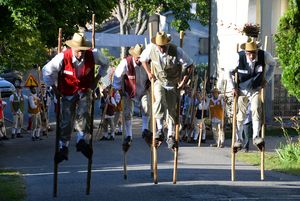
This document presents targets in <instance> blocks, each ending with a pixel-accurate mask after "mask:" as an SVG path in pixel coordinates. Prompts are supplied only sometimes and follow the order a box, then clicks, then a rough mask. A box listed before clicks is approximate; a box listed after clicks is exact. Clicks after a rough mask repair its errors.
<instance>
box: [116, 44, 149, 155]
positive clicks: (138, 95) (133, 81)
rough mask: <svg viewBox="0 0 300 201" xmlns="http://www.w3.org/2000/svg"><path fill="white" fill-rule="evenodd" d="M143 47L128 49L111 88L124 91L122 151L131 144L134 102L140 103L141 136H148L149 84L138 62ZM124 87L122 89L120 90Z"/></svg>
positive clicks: (136, 46) (117, 69) (138, 45)
mask: <svg viewBox="0 0 300 201" xmlns="http://www.w3.org/2000/svg"><path fill="white" fill-rule="evenodd" d="M143 49H144V47H143V46H142V45H140V44H137V45H135V46H134V47H131V48H130V49H129V56H127V57H125V58H124V59H122V60H121V62H120V64H119V65H118V67H117V68H116V70H115V73H114V78H113V88H114V89H115V90H121V91H122V90H124V91H123V95H124V96H123V97H122V98H124V108H123V113H124V114H123V115H124V117H125V122H124V123H125V124H124V125H125V133H126V136H125V138H124V141H123V144H122V146H123V150H124V151H127V150H128V149H129V147H130V145H131V142H132V135H133V133H132V115H133V106H134V102H140V103H141V106H142V134H143V137H144V138H145V137H146V138H147V137H148V134H149V132H150V131H149V94H148V91H147V90H148V88H149V86H150V82H149V80H148V76H147V73H146V71H145V69H144V68H143V66H142V63H141V62H140V56H141V53H142V51H143ZM122 85H124V89H122Z"/></svg>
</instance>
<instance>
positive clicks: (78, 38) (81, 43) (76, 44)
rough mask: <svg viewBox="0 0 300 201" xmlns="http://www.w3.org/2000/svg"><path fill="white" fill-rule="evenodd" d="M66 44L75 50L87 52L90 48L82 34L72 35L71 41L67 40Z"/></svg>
mask: <svg viewBox="0 0 300 201" xmlns="http://www.w3.org/2000/svg"><path fill="white" fill-rule="evenodd" d="M66 44H67V45H68V46H69V47H71V48H74V49H77V50H88V49H90V48H91V43H88V42H87V41H86V39H85V36H84V34H83V33H74V35H73V38H72V39H71V40H67V41H66Z"/></svg>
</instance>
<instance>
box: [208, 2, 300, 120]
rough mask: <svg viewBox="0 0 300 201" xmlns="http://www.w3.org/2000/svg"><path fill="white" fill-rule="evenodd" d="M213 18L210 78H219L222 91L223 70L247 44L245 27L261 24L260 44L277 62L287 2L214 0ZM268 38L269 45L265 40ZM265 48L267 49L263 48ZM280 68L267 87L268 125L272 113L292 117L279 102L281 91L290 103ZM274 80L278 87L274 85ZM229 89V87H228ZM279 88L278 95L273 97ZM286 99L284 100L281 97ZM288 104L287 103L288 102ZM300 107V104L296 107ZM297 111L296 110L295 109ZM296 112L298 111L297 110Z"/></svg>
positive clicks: (224, 78)
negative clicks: (277, 40)
mask: <svg viewBox="0 0 300 201" xmlns="http://www.w3.org/2000/svg"><path fill="white" fill-rule="evenodd" d="M211 4H212V15H211V51H210V56H211V65H210V75H217V77H218V83H217V85H218V87H220V88H222V82H223V80H226V79H227V77H225V75H226V74H225V73H224V70H225V69H226V68H227V67H228V63H230V62H229V61H230V60H231V59H232V55H234V54H235V53H236V52H237V50H238V49H237V48H238V47H239V45H240V44H241V43H244V42H245V41H246V36H245V35H242V34H241V32H240V30H241V28H242V27H243V25H244V24H246V23H253V24H259V25H260V27H261V33H260V38H259V39H260V41H261V44H262V45H263V46H262V48H263V49H266V50H267V51H268V52H270V53H271V54H272V55H273V56H274V57H275V58H276V55H275V51H274V49H275V43H274V41H273V36H274V34H275V33H276V30H277V27H278V23H279V19H280V17H281V16H282V15H283V14H284V12H285V11H286V9H287V7H288V0H212V1H211ZM266 38H267V42H266V41H265V39H266ZM265 44H266V47H264V46H265ZM280 75H281V71H280V68H279V67H277V68H276V70H275V76H274V79H273V81H272V83H270V84H269V85H268V87H267V90H266V91H267V93H266V98H267V100H266V101H267V104H266V111H267V121H268V122H271V121H272V119H271V118H272V115H273V109H275V110H278V111H280V112H279V113H276V112H275V111H274V115H279V116H285V115H287V116H288V115H292V113H287V112H286V111H285V110H287V111H289V110H291V108H290V106H287V107H286V108H283V111H284V112H286V113H283V111H282V109H281V107H282V106H281V105H284V104H285V103H284V102H279V101H278V98H276V97H274V96H276V95H278V93H277V92H278V91H277V89H281V90H282V93H285V94H284V95H282V94H281V95H280V96H285V97H284V98H286V99H287V100H288V97H286V96H287V94H286V92H285V91H284V89H283V88H282V86H281V84H280ZM274 80H276V83H275V84H274ZM229 87H230V86H229ZM274 87H276V94H275V93H274ZM280 98H283V97H280ZM286 103H287V102H286ZM297 104H298V106H294V107H296V108H297V107H299V103H297ZM294 109H295V108H294ZM295 111H296V110H295Z"/></svg>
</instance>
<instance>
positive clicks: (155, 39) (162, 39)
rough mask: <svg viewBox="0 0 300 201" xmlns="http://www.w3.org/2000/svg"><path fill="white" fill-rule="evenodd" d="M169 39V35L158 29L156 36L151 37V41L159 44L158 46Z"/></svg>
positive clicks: (165, 43)
mask: <svg viewBox="0 0 300 201" xmlns="http://www.w3.org/2000/svg"><path fill="white" fill-rule="evenodd" d="M170 41H171V37H169V36H168V35H167V34H166V33H165V32H163V31H160V32H157V33H156V36H154V37H153V38H152V39H151V42H152V43H154V44H156V45H159V46H163V45H167V44H168V43H169V42H170Z"/></svg>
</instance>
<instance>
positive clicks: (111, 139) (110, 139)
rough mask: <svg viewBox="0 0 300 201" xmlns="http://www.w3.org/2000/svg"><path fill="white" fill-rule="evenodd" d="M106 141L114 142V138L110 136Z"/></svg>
mask: <svg viewBox="0 0 300 201" xmlns="http://www.w3.org/2000/svg"><path fill="white" fill-rule="evenodd" d="M107 140H109V141H114V140H115V138H114V137H113V136H110V137H108V139H107Z"/></svg>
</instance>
